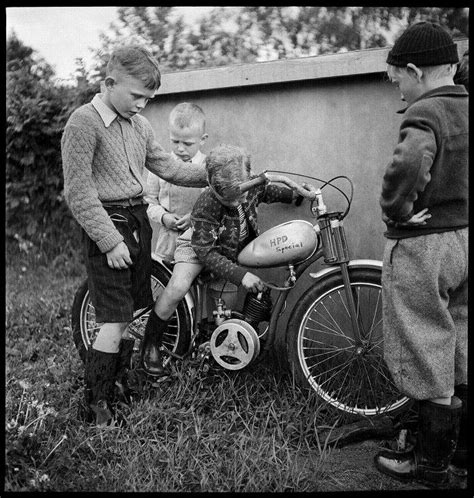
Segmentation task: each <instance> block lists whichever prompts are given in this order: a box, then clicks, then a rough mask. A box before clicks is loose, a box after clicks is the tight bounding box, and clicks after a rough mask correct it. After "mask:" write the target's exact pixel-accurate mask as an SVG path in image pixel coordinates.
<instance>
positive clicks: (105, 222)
mask: <svg viewBox="0 0 474 498" xmlns="http://www.w3.org/2000/svg"><path fill="white" fill-rule="evenodd" d="M61 153H62V163H63V174H64V196H65V199H66V202H67V204H68V206H69V208H70V210H71V212H72V214H73V216H74V217H75V218H76V220H77V221H78V222H79V224H80V225H81V226H82V227H83V228H84V230H85V232H86V233H87V235H88V236H89V237H90V238H91V239H92V240H93V241H94V242H96V243H97V246H98V247H99V249H100V251H102V252H103V253H105V252H107V251H110V250H111V249H113V248H114V247H115V246H116V245H117V244H118V243H120V242H121V241H123V237H122V235H120V233H119V232H118V230H117V229H116V228H115V226H114V224H113V223H112V221H111V220H110V218H109V216H108V214H107V212H106V210H105V209H104V207H103V205H102V202H101V201H103V202H112V201H118V200H124V199H130V198H133V197H137V196H140V195H142V194H143V193H144V190H145V183H144V181H143V172H144V168H147V169H149V170H150V171H152V172H153V173H155V174H156V175H158V176H159V177H161V178H163V179H164V180H166V181H168V182H170V183H173V184H176V185H182V186H188V187H203V186H205V185H206V172H205V167H204V165H190V164H189V163H183V162H182V161H180V160H178V159H174V158H173V157H172V156H171V154H169V153H167V152H165V151H164V149H163V148H162V147H161V146H160V145H159V144H158V143H157V142H156V141H155V139H154V134H153V129H152V127H151V125H150V123H149V122H148V120H147V119H146V118H144V117H143V116H140V115H135V116H133V117H132V118H131V119H123V118H121V117H120V116H118V115H117V117H116V118H115V119H114V120H113V121H112V122H111V123H110V124H109V125H108V126H106V125H105V123H104V121H103V119H102V118H101V116H100V114H99V112H98V111H97V110H96V108H95V107H94V105H93V104H92V103H88V104H85V105H83V106H82V107H80V108H79V109H77V110H76V111H74V113H73V114H72V115H71V117H70V118H69V120H68V122H67V123H66V127H65V129H64V133H63V136H62V140H61Z"/></svg>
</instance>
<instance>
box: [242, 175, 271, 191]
mask: <svg viewBox="0 0 474 498" xmlns="http://www.w3.org/2000/svg"><path fill="white" fill-rule="evenodd" d="M267 181H268V178H267V176H266V175H265V171H264V172H263V173H260V174H259V175H258V176H257V177H255V178H252V179H251V180H247V181H246V182H242V183H241V184H240V185H239V190H240V193H241V194H243V193H244V192H247V190H250V189H251V188H253V187H256V186H257V185H263V184H264V183H266V182H267Z"/></svg>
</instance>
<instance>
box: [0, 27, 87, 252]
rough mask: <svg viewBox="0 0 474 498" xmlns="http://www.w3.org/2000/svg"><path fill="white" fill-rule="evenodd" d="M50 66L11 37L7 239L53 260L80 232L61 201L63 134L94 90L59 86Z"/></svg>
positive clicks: (82, 87)
mask: <svg viewBox="0 0 474 498" xmlns="http://www.w3.org/2000/svg"><path fill="white" fill-rule="evenodd" d="M53 75H54V72H53V70H52V69H51V67H50V66H49V65H48V64H47V63H45V62H44V61H42V60H37V59H36V58H35V57H34V56H33V50H32V49H31V48H28V47H25V46H24V45H23V44H22V43H21V42H20V41H19V40H18V39H17V38H16V37H15V35H12V36H11V37H10V38H9V40H8V43H7V80H6V85H7V87H6V90H7V91H6V93H7V118H6V125H7V126H6V235H7V237H8V238H9V239H11V240H14V239H17V240H19V239H21V240H26V241H28V242H30V243H32V244H33V245H34V246H37V247H38V248H39V249H41V250H42V251H43V252H46V253H48V254H50V255H51V256H53V257H55V256H57V254H59V252H61V251H62V250H63V249H64V246H65V245H66V246H67V245H71V246H72V247H75V246H77V245H78V242H79V234H80V231H79V228H78V226H77V223H76V222H75V221H74V220H73V217H72V215H71V213H70V212H69V209H68V207H67V205H66V203H65V201H64V197H63V173H62V163H61V135H62V131H63V129H64V126H65V124H66V121H67V119H68V117H69V115H70V114H71V112H72V111H73V110H74V109H75V108H76V107H77V106H78V105H80V104H82V103H83V100H84V99H88V98H89V97H90V93H91V91H92V90H93V89H91V87H90V85H88V86H87V88H86V87H85V86H84V85H83V86H81V87H75V88H69V87H57V86H54V85H53V84H52V82H51V77H52V76H53Z"/></svg>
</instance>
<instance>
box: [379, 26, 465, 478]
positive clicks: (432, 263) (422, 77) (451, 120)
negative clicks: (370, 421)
mask: <svg viewBox="0 0 474 498" xmlns="http://www.w3.org/2000/svg"><path fill="white" fill-rule="evenodd" d="M457 62H458V54H457V49H456V44H455V43H453V40H452V38H451V36H450V35H449V34H448V33H447V32H446V31H444V30H443V29H442V28H441V26H439V25H438V24H433V23H430V22H421V23H418V24H415V25H413V26H411V27H410V28H408V29H407V30H406V31H405V32H404V33H403V34H402V35H401V37H400V38H399V39H398V40H397V41H396V43H395V45H394V47H393V48H392V50H391V51H390V52H389V55H388V59H387V63H388V68H387V73H388V76H389V78H390V79H391V81H392V82H393V83H394V84H396V85H397V87H398V88H399V90H400V92H401V94H402V99H403V100H405V101H406V102H407V104H408V107H407V108H406V109H405V110H403V111H401V112H402V113H403V119H402V123H401V127H400V133H399V141H398V145H397V146H396V148H395V151H394V154H393V158H392V160H391V162H390V164H389V165H388V167H387V169H386V171H385V175H384V178H383V184H382V195H381V199H380V204H381V207H382V215H383V219H384V221H385V223H386V225H387V231H386V233H385V236H386V237H387V239H388V241H387V244H386V247H385V253H384V262H383V274H382V289H383V294H382V296H383V324H384V353H385V359H386V361H387V365H388V367H389V369H390V372H391V374H392V377H393V380H394V382H395V384H396V385H397V387H398V388H399V389H400V391H401V392H402V393H404V394H405V395H406V396H408V397H410V398H413V399H415V400H418V401H419V417H418V430H417V440H416V444H415V446H414V448H413V449H412V450H410V451H407V452H405V453H400V452H392V451H384V452H381V453H379V454H378V455H377V456H376V458H375V464H376V466H377V468H378V469H379V470H381V471H382V472H384V473H386V474H388V475H391V476H393V477H396V478H398V479H415V480H420V481H423V482H425V483H428V484H430V485H443V484H444V483H445V482H446V481H447V479H448V468H449V464H450V463H451V461H454V462H456V463H457V464H459V465H462V464H463V457H464V459H465V453H466V448H465V445H466V429H467V403H466V401H467V276H468V230H469V229H468V212H467V204H468V155H469V145H468V94H467V92H466V90H465V88H464V87H463V86H462V85H454V82H453V76H454V74H455V72H456V63H457ZM460 418H461V423H460ZM460 426H461V434H460V436H459V440H458V432H459V427H460ZM456 445H457V446H458V447H457V451H455V450H456ZM453 457H454V460H453ZM464 465H465V462H464Z"/></svg>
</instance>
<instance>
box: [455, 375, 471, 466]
mask: <svg viewBox="0 0 474 498" xmlns="http://www.w3.org/2000/svg"><path fill="white" fill-rule="evenodd" d="M467 392H468V387H467V384H459V385H458V386H455V388H454V395H455V396H457V397H458V398H459V399H460V400H461V401H462V408H461V424H460V426H459V437H458V444H457V446H456V452H455V453H454V456H453V459H452V463H453V465H455V466H456V467H460V468H462V469H467V461H468V458H467V439H468V434H467V424H468V421H467Z"/></svg>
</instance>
